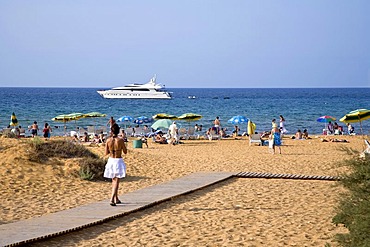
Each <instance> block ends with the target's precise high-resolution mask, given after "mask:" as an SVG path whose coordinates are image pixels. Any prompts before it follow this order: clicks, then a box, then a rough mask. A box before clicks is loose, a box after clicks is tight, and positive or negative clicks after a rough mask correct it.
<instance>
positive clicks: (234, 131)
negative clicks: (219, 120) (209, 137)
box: [233, 125, 240, 137]
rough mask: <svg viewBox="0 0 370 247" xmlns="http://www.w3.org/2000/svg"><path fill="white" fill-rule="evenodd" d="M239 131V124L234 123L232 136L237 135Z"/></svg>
mask: <svg viewBox="0 0 370 247" xmlns="http://www.w3.org/2000/svg"><path fill="white" fill-rule="evenodd" d="M239 131H240V129H239V126H238V125H235V126H234V130H233V136H234V137H238V135H239Z"/></svg>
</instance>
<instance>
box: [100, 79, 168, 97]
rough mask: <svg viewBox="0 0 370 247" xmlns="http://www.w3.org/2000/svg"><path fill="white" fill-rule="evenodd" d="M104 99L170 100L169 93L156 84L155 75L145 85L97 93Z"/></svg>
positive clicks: (131, 85) (137, 84) (133, 84)
mask: <svg viewBox="0 0 370 247" xmlns="http://www.w3.org/2000/svg"><path fill="white" fill-rule="evenodd" d="M97 92H98V93H99V94H100V95H101V96H102V97H103V98H106V99H171V98H172V96H171V93H170V92H167V91H166V90H165V89H164V86H161V85H160V84H158V83H156V75H154V77H153V78H152V79H150V81H149V82H147V83H145V84H140V83H132V84H127V85H126V86H123V87H114V88H112V89H109V90H98V91H97Z"/></svg>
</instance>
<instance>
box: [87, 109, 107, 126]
mask: <svg viewBox="0 0 370 247" xmlns="http://www.w3.org/2000/svg"><path fill="white" fill-rule="evenodd" d="M105 116H107V114H103V113H100V112H89V113H86V114H84V118H94V126H96V123H95V118H98V117H105Z"/></svg>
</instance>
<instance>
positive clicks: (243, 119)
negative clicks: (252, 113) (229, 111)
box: [227, 115, 249, 124]
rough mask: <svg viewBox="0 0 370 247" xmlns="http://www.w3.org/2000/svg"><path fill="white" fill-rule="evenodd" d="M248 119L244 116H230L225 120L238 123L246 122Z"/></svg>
mask: <svg viewBox="0 0 370 247" xmlns="http://www.w3.org/2000/svg"><path fill="white" fill-rule="evenodd" d="M248 121H249V119H248V118H246V117H245V116H241V115H238V116H234V117H232V118H230V119H229V120H228V121H227V122H228V123H231V124H240V123H248Z"/></svg>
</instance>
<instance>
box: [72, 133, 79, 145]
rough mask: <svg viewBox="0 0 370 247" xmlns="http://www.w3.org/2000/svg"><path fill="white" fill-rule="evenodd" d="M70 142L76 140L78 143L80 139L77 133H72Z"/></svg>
mask: <svg viewBox="0 0 370 247" xmlns="http://www.w3.org/2000/svg"><path fill="white" fill-rule="evenodd" d="M72 142H76V143H79V142H80V139H79V138H78V136H77V135H73V136H72Z"/></svg>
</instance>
